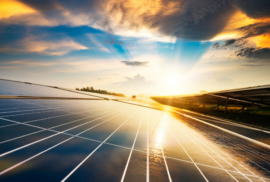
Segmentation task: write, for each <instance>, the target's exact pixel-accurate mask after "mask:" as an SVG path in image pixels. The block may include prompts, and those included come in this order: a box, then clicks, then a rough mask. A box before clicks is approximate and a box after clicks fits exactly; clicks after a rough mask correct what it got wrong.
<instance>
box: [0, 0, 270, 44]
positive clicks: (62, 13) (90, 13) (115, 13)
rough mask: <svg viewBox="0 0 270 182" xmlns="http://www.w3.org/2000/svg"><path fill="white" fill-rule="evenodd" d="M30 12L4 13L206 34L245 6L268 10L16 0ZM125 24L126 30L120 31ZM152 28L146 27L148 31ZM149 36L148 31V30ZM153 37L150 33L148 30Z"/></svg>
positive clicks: (40, 21)
mask: <svg viewBox="0 0 270 182" xmlns="http://www.w3.org/2000/svg"><path fill="white" fill-rule="evenodd" d="M16 2H19V3H21V4H23V5H24V6H25V7H28V8H30V9H33V11H34V12H32V13H30V14H25V15H23V14H20V16H16V14H15V15H14V16H11V17H9V18H4V19H2V20H1V22H4V23H7V24H27V25H38V26H58V25H70V26H81V25H88V26H92V27H97V28H100V29H103V30H106V31H109V32H113V33H117V32H129V31H133V35H136V34H138V33H141V32H143V31H145V30H146V32H148V33H149V32H151V33H154V32H156V33H159V34H162V35H163V36H167V37H170V36H172V37H178V38H185V39H192V40H209V39H211V38H213V37H214V36H216V35H217V34H219V33H220V32H222V30H223V29H224V27H225V26H226V25H227V23H228V21H229V20H230V18H231V17H232V16H233V15H234V14H235V13H236V12H237V11H241V12H244V13H245V14H246V15H247V16H249V17H251V18H266V17H269V16H270V13H269V12H270V9H269V7H270V6H269V1H268V0H260V1H258V0H230V1H228V0H185V1H184V0H160V1H158V2H157V1H156V0H142V1H140V3H138V2H137V1H134V0H125V1H119V0H92V1H82V2H81V3H78V2H76V1H64V0H58V1H57V0H39V1H35V0H20V1H16ZM123 30H124V31H123ZM149 30H150V31H149ZM147 36H149V35H147ZM150 37H151V35H150Z"/></svg>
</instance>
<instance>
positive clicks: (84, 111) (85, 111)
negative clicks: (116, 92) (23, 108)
mask: <svg viewBox="0 0 270 182" xmlns="http://www.w3.org/2000/svg"><path fill="white" fill-rule="evenodd" d="M95 110H100V109H94V111H95ZM91 111H93V110H91ZM87 112H89V111H83V112H78V113H70V114H64V115H58V116H52V117H47V118H42V119H36V120H30V121H26V122H23V123H31V122H36V121H42V120H47V119H52V118H58V117H63V116H69V115H77V114H81V113H87ZM30 114H37V113H30ZM85 116H86V115H85ZM6 117H7V116H4V117H0V118H3V119H8V118H6ZM19 122H21V121H19ZM14 125H17V124H12V125H5V126H1V127H0V128H4V127H8V126H14Z"/></svg>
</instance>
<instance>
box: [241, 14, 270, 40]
mask: <svg viewBox="0 0 270 182" xmlns="http://www.w3.org/2000/svg"><path fill="white" fill-rule="evenodd" d="M269 11H270V10H269ZM238 30H239V31H241V33H242V34H243V38H248V37H254V36H257V35H262V34H266V33H270V22H260V23H255V24H251V25H247V26H243V27H240V28H238Z"/></svg>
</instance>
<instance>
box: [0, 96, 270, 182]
mask: <svg viewBox="0 0 270 182" xmlns="http://www.w3.org/2000/svg"><path fill="white" fill-rule="evenodd" d="M135 104H136V102H131V103H125V102H116V101H111V100H110V101H106V100H39V99H33V100H27V99H23V100H22V99H0V164H1V165H0V181H181V180H182V181H217V180H219V181H235V180H237V181H261V180H265V181H266V180H269V175H270V174H269V172H268V170H270V165H269V164H268V160H270V158H269V155H268V154H269V152H270V150H269V149H268V148H265V147H264V146H257V145H255V144H254V143H252V142H251V141H249V140H245V139H243V138H241V137H240V138H239V137H238V136H235V135H231V134H230V133H228V132H225V131H222V130H219V129H217V128H215V127H210V128H209V126H208V125H205V124H203V123H202V122H198V121H196V120H194V119H192V118H187V117H183V116H182V115H178V116H173V115H171V114H170V113H168V112H164V111H161V110H157V109H151V108H150V105H148V106H149V107H141V106H139V104H140V103H138V104H137V105H135ZM224 147H226V148H224ZM258 151H260V157H259V156H258V153H257V152H258ZM251 161H252V162H251ZM254 166H256V167H254Z"/></svg>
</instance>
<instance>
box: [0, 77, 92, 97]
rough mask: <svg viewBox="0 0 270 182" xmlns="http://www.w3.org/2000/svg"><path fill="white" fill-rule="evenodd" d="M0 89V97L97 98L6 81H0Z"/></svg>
mask: <svg viewBox="0 0 270 182" xmlns="http://www.w3.org/2000/svg"><path fill="white" fill-rule="evenodd" d="M0 88H1V89H0V95H16V96H43V97H76V98H85V97H87V98H97V97H94V96H90V95H83V94H77V93H75V92H70V91H65V90H60V89H57V88H50V87H46V86H40V85H35V84H27V83H20V82H13V81H6V80H0Z"/></svg>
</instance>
